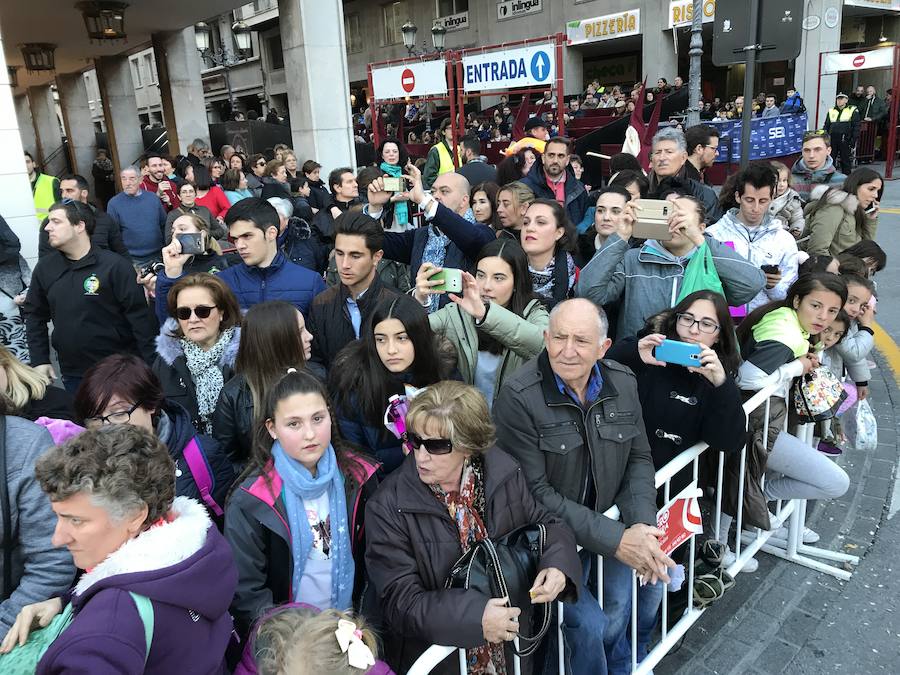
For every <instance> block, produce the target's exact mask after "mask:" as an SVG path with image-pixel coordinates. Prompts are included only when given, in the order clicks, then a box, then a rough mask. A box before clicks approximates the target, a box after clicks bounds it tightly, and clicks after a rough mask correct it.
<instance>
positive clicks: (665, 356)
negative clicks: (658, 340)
mask: <svg viewBox="0 0 900 675" xmlns="http://www.w3.org/2000/svg"><path fill="white" fill-rule="evenodd" d="M701 351H703V348H702V347H701V346H700V345H697V344H691V343H689V342H679V341H678V340H663V342H662V344H661V345H659V346H658V347H657V348H656V349H655V350H654V356H655V357H656V358H657V360H659V361H663V362H665V363H676V364H678V365H679V366H686V367H687V366H699V365H700V352H701Z"/></svg>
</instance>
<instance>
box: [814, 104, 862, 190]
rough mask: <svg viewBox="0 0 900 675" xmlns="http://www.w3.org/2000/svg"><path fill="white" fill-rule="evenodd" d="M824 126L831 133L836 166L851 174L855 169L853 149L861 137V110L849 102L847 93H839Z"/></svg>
mask: <svg viewBox="0 0 900 675" xmlns="http://www.w3.org/2000/svg"><path fill="white" fill-rule="evenodd" d="M823 128H824V129H825V131H826V132H828V133H829V134H830V135H831V147H832V148H833V157H834V164H835V166H837V167H838V168H839V169H840V170H841V171H843V172H844V173H846V174H848V175H849V174H850V172H851V171H853V158H852V156H851V153H852V149H853V148H855V147H856V139H857V138H859V110H857V108H856V106H854V105H848V104H847V94H844V93H840V94H838V95H837V97H836V98H835V103H834V107H833V108H832V109H831V110H829V111H828V114H827V115H826V116H825V126H824V127H823Z"/></svg>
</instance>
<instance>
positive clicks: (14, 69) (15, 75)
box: [6, 66, 19, 89]
mask: <svg viewBox="0 0 900 675" xmlns="http://www.w3.org/2000/svg"><path fill="white" fill-rule="evenodd" d="M6 74H7V76H8V77H9V86H10V87H12V88H13V89H15V88H16V87H18V86H19V66H6Z"/></svg>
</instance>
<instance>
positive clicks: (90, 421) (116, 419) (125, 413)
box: [85, 403, 141, 427]
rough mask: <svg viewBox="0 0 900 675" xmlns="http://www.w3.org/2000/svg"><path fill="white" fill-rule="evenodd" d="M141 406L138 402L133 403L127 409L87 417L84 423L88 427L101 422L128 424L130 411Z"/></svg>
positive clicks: (98, 424) (96, 425)
mask: <svg viewBox="0 0 900 675" xmlns="http://www.w3.org/2000/svg"><path fill="white" fill-rule="evenodd" d="M140 407H141V404H140V403H135V404H134V405H133V406H131V407H130V408H129V409H128V410H120V411H118V412H113V413H110V414H109V415H98V416H97V417H88V418H87V419H86V420H85V424H86V425H87V426H89V427H99V426H101V425H103V424H128V422H130V421H131V415H132V413H133V412H134V411H135V410H137V409H138V408H140Z"/></svg>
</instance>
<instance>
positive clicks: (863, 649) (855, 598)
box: [655, 166, 900, 675]
mask: <svg viewBox="0 0 900 675" xmlns="http://www.w3.org/2000/svg"><path fill="white" fill-rule="evenodd" d="M875 168H878V169H879V170H881V168H882V167H877V166H876V167H875ZM882 207H883V208H884V209H885V212H883V214H882V217H881V218H880V219H879V221H880V222H879V231H878V237H877V240H878V242H879V244H881V246H882V247H883V248H884V249H885V251H886V252H887V255H888V268H887V269H886V270H884V271H882V272H880V273H879V274H878V276H877V278H876V281H877V282H878V289H879V295H880V299H879V303H878V315H877V321H878V324H879V325H880V326H881V327H882V328H883V329H884V331H885V332H886V333H887V334H888V335H890V336H892V337H893V339H894V340H896V341H898V342H900V303H898V302H897V300H896V292H897V291H896V289H898V288H900V284H898V282H900V237H898V236H897V233H898V232H900V183H898V182H894V183H888V184H887V189H886V191H885V196H884V199H883V201H882ZM890 211H895V212H894V213H891V212H890ZM891 359H893V364H894V366H895V367H896V366H897V362H898V360H900V352H897V351H896V345H889V346H888V347H883V350H882V352H880V353H878V354H876V356H875V361H876V363H877V364H878V368H877V369H876V370H874V371H873V376H872V380H871V395H872V399H871V400H872V405H873V409H874V411H875V414H876V417H877V418H878V434H879V438H878V440H879V445H878V449H877V451H876V452H874V453H862V452H857V451H852V450H851V451H847V452H845V453H844V455H843V456H842V457H841V459H840V464H841V465H842V466H843V467H844V468H845V469H846V470H847V472H848V473H849V474H850V477H851V481H852V483H851V487H850V490H849V491H848V493H847V494H846V495H844V497H842V498H841V499H838V500H834V501H832V502H828V503H819V504H816V505H815V508H811V513H810V517H809V518H808V524H809V525H810V526H811V527H813V529H815V530H816V531H818V532H819V534H820V535H821V537H822V541H821V542H820V543H819V544H817V545H818V546H821V547H823V548H829V549H831V550H835V551H845V552H847V553H852V554H854V555H858V556H860V557H861V558H862V560H861V562H860V564H859V566H858V567H857V568H855V570H854V575H853V578H852V579H851V580H850V581H849V582H841V581H838V580H837V579H835V578H833V577H831V576H827V575H824V574H818V573H816V572H813V571H811V570H809V569H807V568H805V567H800V566H798V565H795V564H793V563H788V562H784V561H781V560H779V559H777V558H774V557H772V556H769V555H766V554H760V555H759V557H758V560H759V563H760V565H759V570H758V571H757V572H756V573H754V574H746V573H744V574H740V575H739V576H738V579H737V584H736V586H735V588H734V589H732V590H731V591H729V593H727V594H726V595H725V597H724V598H723V599H722V600H720V601H719V603H718V604H716V605H714V606H713V607H712V608H711V609H710V610H709V611H707V612H706V614H705V615H704V616H703V618H702V619H701V620H700V621H699V622H698V623H697V625H695V626H694V628H693V629H692V630H691V631H690V632H689V634H688V635H687V636H686V638H685V640H684V642H683V644H682V646H681V648H680V649H679V650H678V651H676V652H674V653H673V654H671V655H670V656H669V657H668V658H667V659H665V660H664V661H663V663H662V664H660V665H659V666H658V667H657V668H656V669H655V672H656V673H657V675H675V674H678V675H709V674H710V673H716V674H720V675H726V674H727V675H737V674H739V673H759V674H763V673H765V674H775V673H790V674H792V675H793V674H794V673H798V674H807V673H808V674H814V673H837V672H841V673H900V606H898V602H897V601H898V598H900V578H898V575H900V560H898V554H900V516H897V515H895V514H896V511H897V510H898V509H900V495H898V485H900V484H898V483H897V482H896V474H897V463H898V447H897V433H898V422H900V390H898V384H897V383H898V380H897V376H896V375H895V373H894V372H892V370H891V368H890V365H889V363H888V361H889V360H891ZM811 507H812V505H811Z"/></svg>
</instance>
